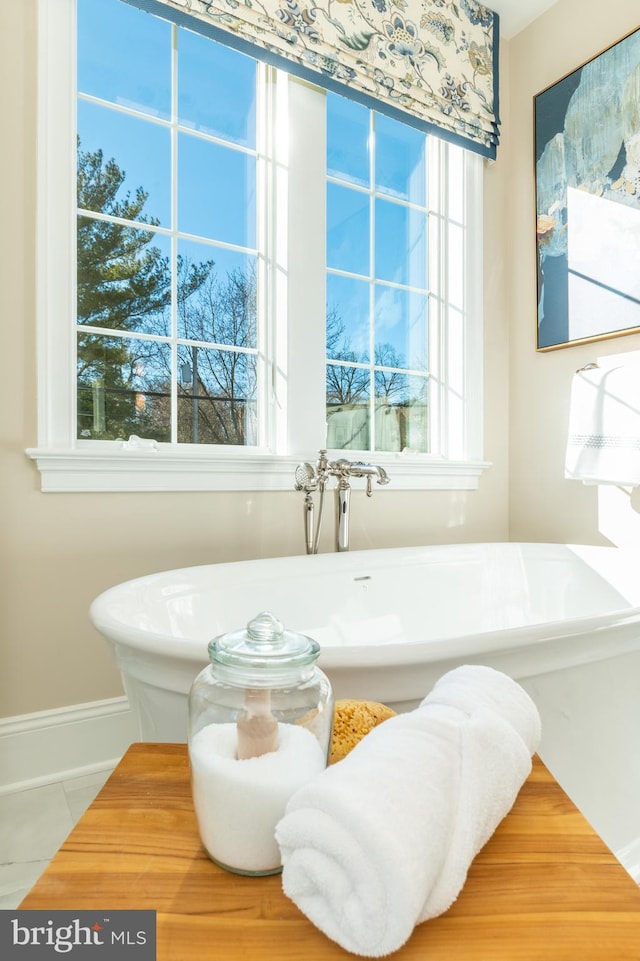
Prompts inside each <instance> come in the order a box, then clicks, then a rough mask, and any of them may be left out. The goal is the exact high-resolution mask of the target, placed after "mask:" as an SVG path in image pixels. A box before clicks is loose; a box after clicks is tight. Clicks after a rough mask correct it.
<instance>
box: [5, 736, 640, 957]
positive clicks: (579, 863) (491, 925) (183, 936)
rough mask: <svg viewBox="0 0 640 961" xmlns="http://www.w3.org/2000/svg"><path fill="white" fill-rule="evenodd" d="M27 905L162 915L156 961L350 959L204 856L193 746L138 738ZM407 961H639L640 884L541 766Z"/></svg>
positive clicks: (271, 884)
mask: <svg viewBox="0 0 640 961" xmlns="http://www.w3.org/2000/svg"><path fill="white" fill-rule="evenodd" d="M21 907H22V908H45V909H53V908H68V909H73V910H82V909H88V908H90V909H100V910H103V909H109V908H110V909H117V908H148V909H153V910H155V911H157V936H158V948H157V957H158V959H159V961H206V959H208V958H212V959H220V961H254V959H256V961H257V959H261V961H332V959H338V958H341V959H345V958H349V957H354V955H350V954H349V953H348V952H346V951H344V950H343V949H342V948H340V947H339V946H338V945H337V944H335V943H334V942H333V941H331V940H329V939H328V938H327V937H325V936H324V935H323V934H322V933H321V932H320V931H319V930H317V929H316V928H315V927H314V926H313V925H312V924H311V922H310V921H308V920H307V919H306V918H305V917H304V916H303V915H302V914H301V913H300V911H299V910H298V909H297V908H296V906H295V905H294V904H293V902H291V901H290V900H289V899H288V898H286V897H285V895H284V894H283V892H282V887H281V878H280V876H279V875H275V876H271V877H263V878H247V877H240V876H238V875H234V874H230V873H228V872H225V871H223V870H221V869H220V868H218V867H216V865H214V864H213V863H212V862H211V861H210V860H209V859H208V857H207V856H206V854H205V853H204V851H203V849H202V847H201V844H200V840H199V836H198V830H197V824H196V820H195V814H194V811H193V805H192V801H191V789H190V783H189V761H188V756H187V748H186V745H182V744H134V745H132V746H131V747H130V748H129V750H128V751H127V753H126V754H125V756H124V757H123V759H122V761H121V762H120V764H119V765H118V767H117V768H116V770H115V771H114V772H113V774H112V775H111V777H110V778H109V780H108V782H107V783H106V785H105V786H104V788H103V789H102V791H101V792H100V794H99V795H98V796H97V798H96V799H95V801H94V802H93V804H92V805H91V806H90V808H89V809H88V810H87V812H86V813H85V815H84V816H83V817H82V818H81V820H80V821H79V822H78V824H77V825H76V827H75V828H74V830H73V831H72V832H71V834H70V835H69V837H68V838H67V840H66V841H65V843H64V844H63V846H62V848H61V849H60V851H59V852H58V854H57V855H56V856H55V858H54V859H53V861H52V862H51V864H50V865H49V867H48V868H47V869H46V871H45V872H44V874H43V875H42V876H41V877H40V879H39V880H38V882H37V883H36V885H35V886H34V887H33V889H32V890H31V891H30V892H29V894H28V895H27V897H26V898H25V899H24V900H23V902H22V904H21ZM392 957H393V958H394V959H397V961H418V959H420V961H543V959H544V961H640V888H638V887H637V885H636V884H635V883H634V881H633V879H632V878H631V877H630V876H629V875H628V874H627V872H626V871H625V870H624V868H622V867H621V865H620V864H619V862H618V861H617V860H616V859H615V858H614V856H613V854H611V852H610V851H609V850H608V848H607V847H606V846H605V844H604V842H603V841H602V840H601V839H600V838H599V837H598V836H597V835H596V834H595V832H594V831H593V829H592V828H591V827H590V825H589V824H588V823H587V821H586V820H585V819H584V817H583V816H582V815H581V814H580V813H579V811H578V810H577V809H576V807H575V806H574V805H573V803H572V802H571V801H570V800H569V798H568V797H567V796H566V794H565V793H564V792H563V791H562V789H561V788H560V787H559V785H558V784H557V783H556V781H555V780H554V779H553V777H552V776H551V774H550V773H549V771H548V770H547V769H546V768H545V767H544V765H543V764H542V763H541V761H539V759H538V758H535V759H534V767H533V771H532V773H531V776H530V777H529V779H528V780H527V782H526V783H525V784H524V786H523V787H522V790H521V791H520V794H519V795H518V798H517V800H516V802H515V804H514V806H513V808H512V810H511V812H510V813H509V814H508V816H507V817H506V818H505V819H504V820H503V821H502V823H501V824H500V825H499V826H498V828H497V830H496V832H495V833H494V835H493V837H492V838H491V839H490V840H489V842H488V843H487V844H486V846H485V847H484V848H483V849H482V851H481V852H480V853H479V854H478V856H477V857H476V859H475V861H474V862H473V864H472V865H471V868H470V870H469V875H468V877H467V881H466V884H465V886H464V888H463V890H462V891H461V893H460V895H459V897H458V899H457V901H456V902H455V904H454V905H453V906H452V907H451V908H450V909H449V910H448V911H447V912H446V914H443V915H441V916H440V917H438V918H435V919H433V920H431V921H427V922H425V923H424V924H422V925H419V926H418V927H417V928H416V929H415V930H414V932H413V935H412V936H411V938H410V939H409V941H408V942H407V943H406V944H405V945H404V947H402V948H401V949H400V950H399V951H397V952H395V953H394V954H393V955H392Z"/></svg>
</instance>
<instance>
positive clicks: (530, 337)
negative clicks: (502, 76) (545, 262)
mask: <svg viewBox="0 0 640 961" xmlns="http://www.w3.org/2000/svg"><path fill="white" fill-rule="evenodd" d="M639 24H640V8H639V7H638V2H637V0H608V2H607V3H606V4H602V3H600V0H560V2H558V3H557V4H556V5H555V6H554V7H552V8H551V9H550V10H549V11H548V12H547V13H546V14H544V15H543V16H542V17H540V18H539V19H538V20H537V21H535V22H534V23H533V24H532V25H531V26H530V27H528V28H527V29H526V30H524V31H523V32H522V33H520V34H519V35H518V36H517V37H515V38H514V39H513V40H512V42H511V43H510V45H509V50H508V56H509V59H510V64H511V71H510V99H511V104H510V112H509V115H508V119H507V123H508V127H509V140H510V144H511V157H510V171H511V181H510V188H509V194H510V201H509V205H510V211H511V217H510V221H509V224H508V238H509V245H510V258H511V278H512V282H511V289H510V290H509V291H508V297H509V305H510V315H511V321H510V325H511V339H510V359H509V369H510V385H511V387H510V425H509V492H510V513H509V534H510V539H511V540H514V541H517V540H532V541H545V540H548V541H554V542H565V543H589V544H608V543H613V544H616V545H618V546H623V545H625V544H627V545H629V544H634V545H640V516H639V514H638V510H640V498H639V497H638V494H637V492H635V493H634V494H633V495H631V496H630V495H629V493H628V492H626V491H624V490H621V489H619V488H617V487H599V488H596V487H587V486H585V485H584V484H581V483H579V482H577V481H568V480H564V477H563V471H564V453H565V444H566V439H567V425H568V417H569V391H570V386H571V378H572V375H573V374H574V372H575V371H576V370H577V369H578V368H579V367H582V366H583V365H584V364H586V363H589V362H590V361H593V360H595V359H596V358H597V357H603V356H605V355H608V354H618V353H622V352H626V351H637V350H640V335H637V334H636V335H627V336H624V337H618V338H614V339H609V340H605V341H599V342H597V343H591V344H584V345H580V346H575V347H570V348H564V349H561V350H556V351H552V352H545V353H536V351H535V323H536V321H535V316H536V315H535V310H536V308H535V304H536V286H535V285H536V276H535V263H536V260H535V237H534V212H535V202H534V179H533V120H532V111H533V107H532V104H533V97H534V95H535V94H536V93H539V92H540V91H541V90H543V89H544V88H545V87H547V86H549V84H551V83H554V82H555V81H556V80H559V79H560V78H561V77H563V76H564V75H565V74H567V73H569V72H570V71H572V70H574V69H575V68H576V67H578V66H580V64H582V63H584V62H585V61H586V60H589V59H591V58H592V57H593V56H594V55H595V54H597V53H599V52H600V51H601V50H603V49H604V48H605V47H607V46H609V45H610V44H611V43H613V42H615V41H616V40H618V39H620V37H622V36H624V35H625V34H627V33H628V32H630V31H631V30H632V29H634V28H635V27H637V26H638V25H639Z"/></svg>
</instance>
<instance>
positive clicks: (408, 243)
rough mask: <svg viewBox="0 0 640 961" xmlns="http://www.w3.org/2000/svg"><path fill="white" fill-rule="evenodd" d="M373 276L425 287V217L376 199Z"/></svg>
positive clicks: (400, 205)
mask: <svg viewBox="0 0 640 961" xmlns="http://www.w3.org/2000/svg"><path fill="white" fill-rule="evenodd" d="M376 277H377V278H378V279H379V280H390V281H393V282H394V283H396V284H410V285H411V286H412V287H419V288H421V289H423V290H424V289H425V288H426V286H427V216H426V214H424V213H422V212H421V211H418V210H413V209H412V208H411V207H406V206H404V204H397V203H393V202H392V201H389V200H382V199H380V198H378V199H376Z"/></svg>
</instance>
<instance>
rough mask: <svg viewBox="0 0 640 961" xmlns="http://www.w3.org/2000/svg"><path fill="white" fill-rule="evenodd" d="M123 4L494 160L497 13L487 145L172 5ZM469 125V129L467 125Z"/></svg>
mask: <svg viewBox="0 0 640 961" xmlns="http://www.w3.org/2000/svg"><path fill="white" fill-rule="evenodd" d="M124 2H125V3H128V4H130V5H131V6H134V7H137V8H138V9H140V10H144V11H145V12H147V13H151V14H153V15H154V16H157V17H160V18H162V19H164V20H167V21H169V22H171V23H174V24H176V25H177V26H178V27H184V28H186V29H188V30H191V31H193V32H195V33H199V34H202V35H203V36H206V37H209V38H210V39H212V40H215V41H217V42H218V43H220V44H223V45H225V46H227V47H231V48H233V49H234V50H237V51H238V52H239V53H243V54H246V55H247V56H249V57H252V58H253V59H254V60H260V61H262V62H263V63H267V64H269V65H270V66H273V67H276V68H278V69H281V70H284V71H286V72H287V73H290V74H292V75H293V76H296V77H299V78H300V79H302V80H305V81H307V82H309V83H311V84H315V85H316V86H319V87H323V88H324V89H326V90H330V91H331V92H333V93H336V94H339V95H340V96H343V97H347V98H348V99H350V100H353V101H355V102H357V103H360V104H363V105H364V106H365V107H368V108H371V109H374V110H376V111H377V112H378V113H382V114H385V115H386V116H388V117H390V118H391V119H394V120H398V121H400V122H401V123H405V124H409V125H410V126H412V127H414V128H416V129H418V130H421V131H422V132H423V133H427V134H432V135H434V136H437V137H439V138H441V139H442V140H446V141H447V142H449V143H453V144H456V145H458V146H461V147H463V148H465V149H468V150H472V151H473V152H475V153H478V154H480V155H481V156H483V157H486V158H488V159H491V160H493V159H495V157H496V151H497V144H498V137H499V134H498V129H499V124H500V118H499V115H498V102H499V76H498V74H499V69H498V51H499V39H500V19H499V16H498V14H497V13H492V17H493V22H492V27H493V61H492V80H493V111H494V114H493V130H494V133H493V135H492V136H491V138H490V141H491V142H487V137H486V135H485V136H484V137H483V136H482V133H481V134H480V139H473V138H471V137H470V136H468V135H465V134H464V133H456V132H455V131H453V130H451V129H450V128H448V127H445V126H440V125H439V124H438V123H436V122H431V121H427V120H424V119H423V118H422V117H420V116H417V115H416V114H412V113H411V112H410V111H408V110H404V109H400V108H398V107H394V106H393V104H391V103H389V102H388V101H387V100H383V99H380V98H377V97H375V96H372V95H370V94H368V93H366V92H365V91H362V90H360V89H358V88H357V87H354V86H353V85H352V84H350V83H346V82H341V81H340V80H335V79H333V77H331V76H330V75H328V74H327V73H326V72H324V71H322V70H321V69H317V70H316V69H312V68H310V67H305V66H304V64H301V63H299V62H297V61H296V60H293V59H290V58H289V57H286V56H284V55H282V54H279V53H277V52H276V51H274V50H271V49H268V48H266V47H264V46H262V45H260V44H259V43H254V42H253V41H251V40H247V39H246V38H245V37H243V36H240V35H238V34H237V33H236V32H232V31H230V30H225V29H223V28H220V27H217V26H216V25H215V24H214V23H212V22H208V21H207V20H205V19H203V17H202V16H195V15H194V14H191V13H189V12H186V11H183V10H180V9H177V8H176V7H174V6H169V4H168V3H166V2H164V0H124ZM469 126H472V125H471V124H469ZM476 130H478V131H480V130H481V128H480V126H479V125H478V126H477V127H476Z"/></svg>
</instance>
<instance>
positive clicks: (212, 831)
mask: <svg viewBox="0 0 640 961" xmlns="http://www.w3.org/2000/svg"><path fill="white" fill-rule="evenodd" d="M278 737H279V747H278V750H277V751H272V752H270V753H269V754H262V755H261V756H260V757H252V758H246V759H243V760H238V759H237V758H236V744H237V729H236V725H235V724H209V725H208V726H207V727H204V728H202V729H201V730H200V731H198V733H197V734H196V735H195V736H194V737H193V738H192V740H191V744H190V746H189V756H190V760H191V786H192V791H193V803H194V807H195V810H196V815H197V818H198V826H199V828H200V837H201V839H202V843H203V844H204V846H205V848H206V849H207V852H208V854H209V856H210V857H211V858H213V860H214V861H216V862H217V863H218V864H220V865H222V866H223V867H229V868H233V869H235V870H236V871H246V872H268V871H277V870H279V868H280V865H281V861H280V849H279V847H278V845H277V843H276V840H275V837H274V832H275V826H276V824H277V823H278V821H279V820H280V818H281V817H282V816H283V815H284V809H285V806H286V804H287V801H288V800H289V798H290V797H291V795H292V794H293V792H294V791H295V790H296V789H297V788H298V787H300V786H301V785H302V784H304V783H305V782H306V781H309V780H310V779H311V778H313V777H315V776H316V775H317V774H319V773H320V772H321V771H322V770H323V769H324V767H325V763H326V759H325V756H324V754H323V752H322V748H321V747H320V744H319V743H318V741H317V740H316V738H315V737H314V735H313V734H311V733H310V732H309V731H307V730H306V728H304V727H299V726H298V725H295V724H278Z"/></svg>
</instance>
